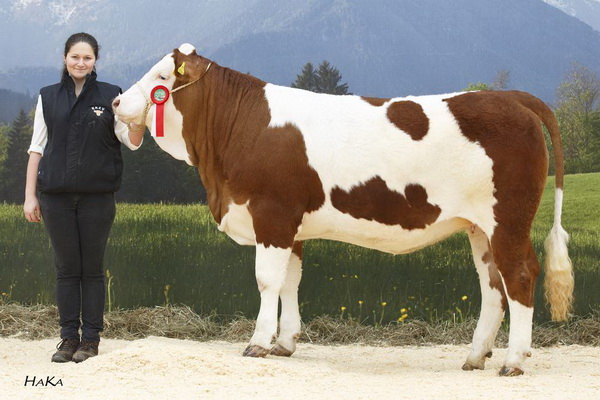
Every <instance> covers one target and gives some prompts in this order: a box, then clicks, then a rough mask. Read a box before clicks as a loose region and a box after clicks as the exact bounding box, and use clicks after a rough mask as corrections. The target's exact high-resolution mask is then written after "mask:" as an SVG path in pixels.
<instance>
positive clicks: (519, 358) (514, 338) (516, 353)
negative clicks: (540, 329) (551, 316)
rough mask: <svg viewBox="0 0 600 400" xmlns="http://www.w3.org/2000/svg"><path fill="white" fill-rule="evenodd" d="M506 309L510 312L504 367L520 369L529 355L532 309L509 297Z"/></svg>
mask: <svg viewBox="0 0 600 400" xmlns="http://www.w3.org/2000/svg"><path fill="white" fill-rule="evenodd" d="M505 287H506V285H505ZM508 307H509V310H510V332H509V334H508V352H507V353H506V360H505V362H504V366H506V367H508V368H512V367H516V368H522V366H523V363H524V362H525V359H526V358H527V357H529V356H530V355H531V331H532V323H533V307H526V306H524V305H523V304H521V303H519V302H518V301H515V300H512V299H511V298H510V297H509V298H508Z"/></svg>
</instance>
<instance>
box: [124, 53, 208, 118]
mask: <svg viewBox="0 0 600 400" xmlns="http://www.w3.org/2000/svg"><path fill="white" fill-rule="evenodd" d="M211 65H212V61H211V62H210V63H208V66H207V67H206V69H205V70H204V73H202V75H200V76H199V77H198V78H197V79H195V80H193V81H191V82H188V83H186V84H185V85H181V86H178V87H176V88H175V89H173V90H171V94H173V93H175V92H177V91H178V90H181V89H183V88H185V87H188V86H190V85H191V84H192V83H196V82H198V81H199V80H200V79H202V78H204V75H206V73H207V72H208V69H209V68H210V66H211ZM135 85H136V86H137V88H138V89H139V90H140V92H142V94H143V95H144V97H145V98H146V106H145V107H144V114H143V116H142V123H143V124H146V117H148V112H149V111H150V107H152V104H153V101H152V99H151V98H150V96H148V94H146V92H145V91H144V88H143V87H142V85H140V81H137V82H136V83H135Z"/></svg>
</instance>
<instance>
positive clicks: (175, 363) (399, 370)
mask: <svg viewBox="0 0 600 400" xmlns="http://www.w3.org/2000/svg"><path fill="white" fill-rule="evenodd" d="M56 342H57V341H56V340H48V339H47V340H40V341H33V342H32V341H22V340H19V339H11V338H4V339H0V394H1V395H0V397H1V398H3V399H59V398H60V399H80V398H81V399H83V398H85V399H173V400H174V399H197V398H201V399H202V398H209V399H212V398H216V399H234V398H235V399H245V398H249V399H259V398H260V399H285V400H291V399H545V400H547V399H577V400H585V399H600V348H598V347H581V346H564V347H554V348H541V349H535V350H534V353H533V357H532V358H531V359H529V360H528V362H527V364H526V375H523V376H520V377H514V378H504V377H499V376H498V375H497V372H498V370H499V368H500V367H501V364H502V360H503V357H504V354H505V350H503V349H498V350H496V351H495V354H494V357H493V358H492V359H491V360H488V365H487V366H486V367H487V369H486V370H484V371H473V372H465V371H462V370H461V369H460V367H461V365H462V362H463V360H464V358H465V356H466V354H467V351H468V347H467V346H431V347H369V346H360V345H352V346H317V345H311V344H300V345H299V346H298V350H297V351H296V354H294V355H293V356H292V357H291V358H280V357H268V358H265V359H251V358H245V357H242V356H241V352H242V350H243V349H244V347H245V344H244V343H225V342H194V341H185V340H175V339H167V338H159V337H150V338H147V339H143V340H136V341H124V340H109V339H105V340H104V341H103V342H102V343H101V348H100V355H99V356H98V357H95V358H92V359H89V360H87V361H85V362H83V363H81V364H75V363H72V362H71V363H66V364H56V363H51V362H50V357H51V355H52V353H53V351H54V348H55V345H56ZM33 377H35V379H36V382H39V380H40V379H42V380H43V381H44V383H46V379H50V380H51V382H53V383H54V384H57V383H58V380H59V379H60V381H61V383H62V385H60V384H58V385H57V386H51V385H48V386H42V385H38V386H33V387H32V386H31V385H32V384H31V383H29V384H28V386H24V385H25V380H26V379H30V380H31V379H33ZM52 377H54V378H53V379H52Z"/></svg>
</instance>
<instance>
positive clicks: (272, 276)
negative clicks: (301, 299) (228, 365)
mask: <svg viewBox="0 0 600 400" xmlns="http://www.w3.org/2000/svg"><path fill="white" fill-rule="evenodd" d="M291 253H292V249H291V248H290V249H280V248H277V247H272V246H269V247H265V246H263V245H262V244H258V245H256V267H255V269H256V282H257V284H258V289H259V290H260V311H259V312H258V316H257V317H256V328H255V331H254V335H253V336H252V338H251V339H250V345H251V346H253V345H257V346H260V347H262V348H264V349H268V348H270V346H271V340H272V339H273V337H274V336H275V334H276V333H277V308H278V306H279V293H280V292H281V288H282V287H283V284H284V282H285V279H286V275H287V268H288V263H289V261H290V256H291Z"/></svg>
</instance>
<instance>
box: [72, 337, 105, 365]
mask: <svg viewBox="0 0 600 400" xmlns="http://www.w3.org/2000/svg"><path fill="white" fill-rule="evenodd" d="M99 344H100V342H87V341H85V340H82V341H81V344H79V348H78V349H77V351H76V352H75V354H73V361H75V362H76V363H80V362H82V361H85V360H87V359H88V358H90V357H94V356H97V355H98V345H99Z"/></svg>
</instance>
